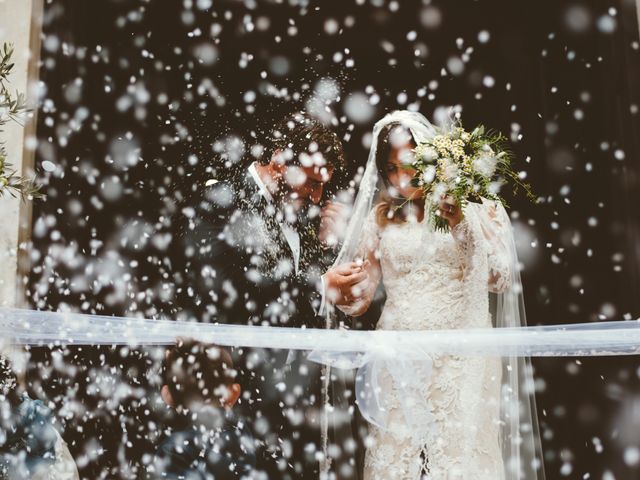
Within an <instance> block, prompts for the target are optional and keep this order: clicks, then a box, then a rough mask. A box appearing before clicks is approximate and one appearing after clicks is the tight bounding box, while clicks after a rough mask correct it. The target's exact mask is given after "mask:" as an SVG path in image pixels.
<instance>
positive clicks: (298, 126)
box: [264, 112, 345, 170]
mask: <svg viewBox="0 0 640 480" xmlns="http://www.w3.org/2000/svg"><path fill="white" fill-rule="evenodd" d="M311 144H315V148H317V150H316V151H318V152H320V153H321V154H322V155H323V157H324V159H325V161H326V162H327V166H330V167H333V168H334V170H339V169H341V168H342V167H343V166H344V163H345V159H344V151H343V150H342V143H341V142H340V139H339V138H338V135H336V133H335V132H334V131H333V130H331V129H330V128H329V127H328V126H326V125H325V124H324V123H322V122H321V121H320V120H318V119H316V118H314V117H312V116H310V115H309V114H307V113H305V112H295V113H293V114H290V115H287V116H286V117H285V118H284V119H283V120H282V121H281V122H280V123H279V124H278V125H277V126H276V128H275V129H274V130H273V131H272V132H271V139H270V145H268V147H267V150H266V155H265V156H264V160H265V162H266V163H268V162H270V161H271V158H272V157H273V154H274V153H275V152H276V151H278V150H280V151H283V152H285V151H287V150H290V151H291V154H292V155H291V160H290V161H289V162H287V164H288V165H299V155H300V154H302V153H308V152H310V150H311Z"/></svg>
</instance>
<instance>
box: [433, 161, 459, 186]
mask: <svg viewBox="0 0 640 480" xmlns="http://www.w3.org/2000/svg"><path fill="white" fill-rule="evenodd" d="M438 167H440V172H441V178H442V180H445V181H447V182H451V181H452V180H454V179H455V178H456V177H457V176H458V173H459V172H460V169H459V168H458V165H457V164H456V162H454V161H453V160H451V159H450V158H442V159H440V160H439V161H438Z"/></svg>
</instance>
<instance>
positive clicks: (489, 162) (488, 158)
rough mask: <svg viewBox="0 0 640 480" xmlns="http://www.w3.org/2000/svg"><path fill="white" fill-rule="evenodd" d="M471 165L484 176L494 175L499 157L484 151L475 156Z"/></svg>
mask: <svg viewBox="0 0 640 480" xmlns="http://www.w3.org/2000/svg"><path fill="white" fill-rule="evenodd" d="M471 165H472V167H473V169H474V170H475V171H476V172H477V173H479V174H480V175H482V176H483V177H492V176H493V174H494V173H495V171H496V167H497V166H498V158H497V157H496V156H495V155H493V154H489V153H483V154H482V155H480V156H479V157H476V158H474V159H473V161H472V163H471Z"/></svg>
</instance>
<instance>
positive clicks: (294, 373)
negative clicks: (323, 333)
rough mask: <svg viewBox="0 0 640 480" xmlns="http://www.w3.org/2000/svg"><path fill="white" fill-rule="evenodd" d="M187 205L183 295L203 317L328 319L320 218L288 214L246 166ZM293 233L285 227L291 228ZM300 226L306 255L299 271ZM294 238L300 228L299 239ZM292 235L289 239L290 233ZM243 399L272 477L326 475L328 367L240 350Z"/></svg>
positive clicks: (301, 322)
mask: <svg viewBox="0 0 640 480" xmlns="http://www.w3.org/2000/svg"><path fill="white" fill-rule="evenodd" d="M208 183H209V186H206V187H204V186H203V187H204V188H201V189H198V191H197V192H196V194H195V195H194V197H193V198H192V199H191V200H190V201H189V202H188V205H187V206H186V207H185V208H183V209H182V221H181V222H180V223H181V228H180V236H181V239H182V243H183V248H184V255H185V257H184V270H183V274H184V275H185V278H184V282H183V288H182V289H181V291H180V292H179V295H180V297H181V299H180V304H181V306H182V307H183V308H185V310H187V311H189V312H190V314H191V315H190V316H195V319H196V320H197V321H205V322H219V323H229V324H239V325H272V326H290V327H302V326H306V327H321V326H323V322H324V321H323V319H322V318H321V317H318V316H317V315H316V311H317V309H318V307H319V305H320V300H321V292H320V286H321V282H320V274H321V273H324V271H326V269H327V268H328V266H329V265H330V264H331V262H332V260H333V253H332V252H326V251H325V250H323V249H322V247H321V246H320V244H319V241H318V235H317V232H318V227H319V225H318V224H319V218H316V219H310V218H308V217H307V216H306V215H305V216H303V215H301V216H300V218H299V219H298V223H297V224H296V225H288V226H287V225H285V226H284V229H283V226H282V222H281V221H280V215H281V211H280V208H279V207H278V205H277V203H276V202H274V201H273V199H269V198H266V197H265V195H264V191H261V188H260V186H259V185H258V184H257V183H256V179H255V177H254V176H252V175H251V174H250V173H249V171H248V169H247V168H242V169H240V170H238V171H237V172H236V174H235V175H231V176H230V178H228V179H226V180H221V181H214V180H210V181H209V182H208ZM285 232H286V233H285ZM295 234H298V238H299V247H300V258H299V261H298V263H299V265H298V267H299V268H298V271H297V272H296V268H295V267H296V261H295V255H294V253H293V251H292V245H291V244H293V250H295V249H296V242H295V236H296V235H295ZM292 237H294V238H293V239H292ZM288 239H289V241H288ZM235 353H237V355H236V356H237V357H238V363H237V365H236V366H237V369H238V370H239V376H238V378H239V383H241V386H242V388H243V395H242V397H241V401H240V404H239V405H238V407H239V408H240V409H241V411H242V414H243V416H245V417H246V418H250V419H253V421H254V424H253V425H252V427H253V431H254V434H255V437H256V438H257V439H259V441H262V442H263V444H262V445H261V446H260V447H259V449H258V452H257V457H258V469H260V468H262V469H263V470H264V471H266V472H267V474H268V478H269V479H279V478H281V479H287V478H291V479H293V478H313V475H316V478H317V473H316V472H317V465H318V463H317V458H316V455H315V454H316V451H321V448H320V446H319V413H320V407H321V404H322V399H321V398H320V375H319V370H320V367H319V366H318V365H316V364H313V363H311V362H308V361H306V360H305V359H304V358H303V357H302V355H294V356H293V361H292V358H291V355H288V352H287V351H274V350H272V349H269V350H257V349H250V350H249V349H236V350H235Z"/></svg>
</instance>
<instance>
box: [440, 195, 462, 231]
mask: <svg viewBox="0 0 640 480" xmlns="http://www.w3.org/2000/svg"><path fill="white" fill-rule="evenodd" d="M438 210H440V216H441V217H442V218H444V219H445V220H446V221H447V222H449V228H453V227H455V226H456V225H458V224H459V223H460V222H461V221H462V209H461V208H460V205H458V202H456V200H455V199H454V198H453V197H452V196H451V195H447V196H446V197H444V198H443V199H442V200H440V204H439V205H438Z"/></svg>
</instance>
